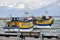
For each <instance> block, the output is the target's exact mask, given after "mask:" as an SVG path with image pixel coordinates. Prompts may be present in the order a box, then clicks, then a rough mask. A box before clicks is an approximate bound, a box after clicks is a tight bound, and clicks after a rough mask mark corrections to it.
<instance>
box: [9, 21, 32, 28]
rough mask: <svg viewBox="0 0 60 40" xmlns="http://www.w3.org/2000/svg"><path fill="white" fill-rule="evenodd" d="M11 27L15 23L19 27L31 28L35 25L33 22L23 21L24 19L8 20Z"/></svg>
mask: <svg viewBox="0 0 60 40" xmlns="http://www.w3.org/2000/svg"><path fill="white" fill-rule="evenodd" d="M8 25H9V27H12V26H13V25H16V26H17V27H19V28H30V27H32V26H33V22H32V21H31V22H23V21H21V22H20V21H19V22H17V21H16V22H8Z"/></svg>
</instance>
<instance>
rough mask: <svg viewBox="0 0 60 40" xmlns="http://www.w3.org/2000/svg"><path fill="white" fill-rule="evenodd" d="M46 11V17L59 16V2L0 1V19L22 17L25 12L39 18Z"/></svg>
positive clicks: (58, 0)
mask: <svg viewBox="0 0 60 40" xmlns="http://www.w3.org/2000/svg"><path fill="white" fill-rule="evenodd" d="M46 10H47V11H48V15H51V16H60V0H0V17H9V15H10V14H11V15H12V16H24V12H25V11H28V12H29V15H34V16H41V15H43V14H44V12H45V11H46Z"/></svg>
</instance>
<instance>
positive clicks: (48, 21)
mask: <svg viewBox="0 0 60 40" xmlns="http://www.w3.org/2000/svg"><path fill="white" fill-rule="evenodd" d="M52 21H53V19H52V18H51V19H49V20H42V21H41V20H36V24H51V22H52Z"/></svg>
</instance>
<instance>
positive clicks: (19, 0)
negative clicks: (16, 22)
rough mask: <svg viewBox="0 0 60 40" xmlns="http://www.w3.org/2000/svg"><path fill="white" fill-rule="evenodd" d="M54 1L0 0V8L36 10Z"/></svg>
mask: <svg viewBox="0 0 60 40" xmlns="http://www.w3.org/2000/svg"><path fill="white" fill-rule="evenodd" d="M56 1H57V0H0V6H7V7H10V8H18V9H24V8H29V9H38V8H41V7H44V6H47V5H49V4H51V3H54V2H56Z"/></svg>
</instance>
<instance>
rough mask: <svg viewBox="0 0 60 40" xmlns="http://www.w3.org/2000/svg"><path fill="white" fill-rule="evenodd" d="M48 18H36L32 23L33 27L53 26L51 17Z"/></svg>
mask: <svg viewBox="0 0 60 40" xmlns="http://www.w3.org/2000/svg"><path fill="white" fill-rule="evenodd" d="M48 17H49V18H46V16H43V17H40V18H37V19H36V20H35V21H34V23H35V25H39V26H48V25H50V26H51V25H52V24H53V21H54V20H53V18H52V16H48Z"/></svg>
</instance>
